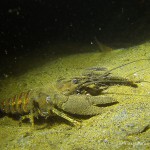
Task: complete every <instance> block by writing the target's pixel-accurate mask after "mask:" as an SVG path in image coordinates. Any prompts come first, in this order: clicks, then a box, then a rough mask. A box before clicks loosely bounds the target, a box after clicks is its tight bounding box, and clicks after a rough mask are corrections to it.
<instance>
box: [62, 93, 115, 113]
mask: <svg viewBox="0 0 150 150" xmlns="http://www.w3.org/2000/svg"><path fill="white" fill-rule="evenodd" d="M115 103H117V101H116V100H114V99H113V98H111V97H105V96H90V95H70V96H69V98H68V100H67V101H66V102H65V103H63V105H62V108H61V109H63V110H64V111H65V112H67V113H71V114H76V115H91V116H92V115H97V114H101V113H102V112H103V111H104V109H105V107H107V106H110V104H112V105H113V104H115Z"/></svg>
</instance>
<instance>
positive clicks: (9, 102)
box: [0, 91, 32, 114]
mask: <svg viewBox="0 0 150 150" xmlns="http://www.w3.org/2000/svg"><path fill="white" fill-rule="evenodd" d="M30 94H31V92H30V91H28V92H26V93H21V94H20V95H18V96H17V95H16V96H14V97H13V98H9V99H6V100H3V101H1V103H0V110H1V111H2V112H4V113H6V114H27V113H29V112H30V109H31V108H30V107H31V103H32V102H31V100H30Z"/></svg>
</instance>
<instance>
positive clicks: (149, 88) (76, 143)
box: [0, 42, 150, 150]
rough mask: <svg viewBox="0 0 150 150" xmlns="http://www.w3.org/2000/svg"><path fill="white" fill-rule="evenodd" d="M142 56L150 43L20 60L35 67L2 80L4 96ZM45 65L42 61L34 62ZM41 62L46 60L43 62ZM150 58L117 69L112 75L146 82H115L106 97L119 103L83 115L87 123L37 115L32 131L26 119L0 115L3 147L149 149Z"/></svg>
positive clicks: (149, 50) (0, 93) (148, 51)
mask: <svg viewBox="0 0 150 150" xmlns="http://www.w3.org/2000/svg"><path fill="white" fill-rule="evenodd" d="M137 59H150V43H148V42H147V43H144V44H141V45H138V46H134V47H130V48H128V49H123V48H122V49H117V50H113V51H109V52H99V50H98V49H97V51H95V52H87V53H81V54H70V55H64V56H60V57H56V58H51V57H50V56H49V57H48V56H47V55H45V57H44V58H41V57H40V55H39V57H34V56H33V58H28V60H27V59H25V60H22V61H20V64H18V68H19V69H20V72H21V70H23V69H24V68H28V67H29V68H30V69H28V70H27V71H26V72H24V73H20V74H18V75H17V76H8V77H7V78H5V79H2V80H1V81H0V85H1V87H0V98H1V100H3V99H8V98H9V97H13V96H14V95H16V94H19V93H21V92H23V91H27V90H30V89H35V90H36V89H39V88H41V87H45V88H46V87H51V89H52V90H53V89H55V84H56V81H57V80H58V79H60V78H66V79H69V78H71V77H76V76H81V75H82V74H83V72H84V71H85V69H87V68H90V67H93V66H94V67H106V68H107V69H112V68H114V67H117V66H120V65H122V64H125V63H129V62H130V61H134V60H137ZM36 63H37V64H40V65H39V66H38V65H36V67H35V68H34V65H35V64H36ZM41 64H42V65H41ZM149 68H150V60H141V61H137V62H135V63H132V64H129V65H126V66H123V67H121V68H119V69H116V70H114V71H112V74H113V75H115V76H119V77H125V78H127V79H129V80H133V81H135V82H136V81H141V82H139V83H137V84H138V88H133V87H129V86H112V87H110V88H108V89H107V90H106V91H105V92H106V94H105V95H106V96H110V97H113V98H115V99H117V101H118V102H119V103H118V104H116V105H113V106H110V107H108V108H107V111H106V112H105V113H103V114H101V115H97V116H94V117H91V118H88V119H85V118H83V119H82V118H79V119H80V120H82V126H81V127H80V128H79V127H73V126H71V124H70V123H69V122H68V121H66V120H64V119H62V118H60V117H52V118H49V119H48V120H43V119H41V120H40V119H39V120H36V123H35V127H36V128H38V130H33V129H32V128H31V124H30V123H29V122H28V121H27V122H24V123H23V124H22V126H19V120H18V119H17V118H14V117H10V116H2V117H1V118H0V141H1V144H0V149H3V150H5V149H7V150H9V149H11V150H13V149H14V150H20V149H22V150H30V149H32V150H33V149H36V150H38V149H45V150H50V149H53V150H59V149H60V150H77V149H78V150H84V149H86V150H93V149H98V150H101V149H149V148H150V129H149V128H150V109H149V108H150V83H148V82H142V81H149V82H150V73H149V71H150V69H149Z"/></svg>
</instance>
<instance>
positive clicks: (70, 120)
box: [52, 108, 81, 126]
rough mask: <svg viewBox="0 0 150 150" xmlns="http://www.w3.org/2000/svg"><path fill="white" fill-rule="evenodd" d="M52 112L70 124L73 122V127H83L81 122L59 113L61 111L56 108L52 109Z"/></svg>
mask: <svg viewBox="0 0 150 150" xmlns="http://www.w3.org/2000/svg"><path fill="white" fill-rule="evenodd" d="M52 112H53V113H54V114H56V115H58V116H60V117H62V118H64V119H66V120H68V121H69V122H71V123H72V124H73V125H75V126H80V125H81V123H80V122H79V121H77V120H75V119H74V118H72V117H70V116H68V115H67V114H65V113H64V112H62V111H59V110H58V109H56V108H52Z"/></svg>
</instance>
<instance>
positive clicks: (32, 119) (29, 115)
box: [19, 111, 34, 128]
mask: <svg viewBox="0 0 150 150" xmlns="http://www.w3.org/2000/svg"><path fill="white" fill-rule="evenodd" d="M25 119H29V121H30V123H31V126H32V127H33V128H34V114H33V111H30V113H29V114H27V115H24V116H21V118H20V121H19V125H21V124H22V121H23V120H25Z"/></svg>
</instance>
